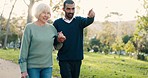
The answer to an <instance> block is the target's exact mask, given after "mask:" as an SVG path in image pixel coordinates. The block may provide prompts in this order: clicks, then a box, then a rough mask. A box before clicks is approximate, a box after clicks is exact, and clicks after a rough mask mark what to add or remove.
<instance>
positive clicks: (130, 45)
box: [124, 41, 135, 53]
mask: <svg viewBox="0 0 148 78" xmlns="http://www.w3.org/2000/svg"><path fill="white" fill-rule="evenodd" d="M124 50H125V52H132V53H133V52H135V47H134V45H133V43H132V42H131V41H128V43H126V44H125V46H124Z"/></svg>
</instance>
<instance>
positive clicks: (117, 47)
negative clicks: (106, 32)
mask: <svg viewBox="0 0 148 78" xmlns="http://www.w3.org/2000/svg"><path fill="white" fill-rule="evenodd" d="M124 45H125V44H124V43H123V40H122V38H121V37H117V38H116V39H115V42H114V43H113V44H112V49H113V51H115V52H118V51H119V57H120V55H121V51H122V50H124Z"/></svg>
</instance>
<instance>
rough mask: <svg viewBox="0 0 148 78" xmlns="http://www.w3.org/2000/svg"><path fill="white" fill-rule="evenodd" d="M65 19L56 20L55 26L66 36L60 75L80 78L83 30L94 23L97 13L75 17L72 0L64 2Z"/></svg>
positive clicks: (60, 53)
mask: <svg viewBox="0 0 148 78" xmlns="http://www.w3.org/2000/svg"><path fill="white" fill-rule="evenodd" d="M63 11H64V12H65V17H64V18H59V19H57V20H55V22H54V24H53V25H54V26H55V28H56V29H57V31H58V32H60V31H62V32H63V34H64V35H65V36H66V40H65V42H64V43H63V46H62V48H61V49H60V50H59V52H58V60H59V66H60V74H61V77H62V78H79V73H80V67H81V60H82V59H83V29H84V28H85V27H87V26H88V25H90V24H91V23H93V21H94V17H95V13H94V11H93V10H92V9H91V10H90V11H89V13H88V17H87V18H84V17H80V16H77V17H73V16H74V13H75V3H74V2H73V1H72V0H66V1H65V2H64V7H63Z"/></svg>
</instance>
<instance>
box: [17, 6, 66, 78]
mask: <svg viewBox="0 0 148 78" xmlns="http://www.w3.org/2000/svg"><path fill="white" fill-rule="evenodd" d="M50 16H51V14H50V8H49V6H48V5H47V4H44V3H41V4H39V5H38V6H37V7H36V9H35V17H36V18H37V21H35V22H32V23H29V24H27V25H26V28H25V30H24V34H23V39H22V45H21V50H20V51H21V52H20V57H19V65H20V69H21V77H22V78H27V76H29V78H51V77H52V64H53V63H52V51H53V47H54V45H53V44H55V45H56V44H58V43H62V42H64V40H65V39H66V38H65V36H64V35H63V34H62V32H60V33H58V36H57V30H56V29H55V28H54V26H52V25H50V24H48V23H47V21H48V19H49V18H50Z"/></svg>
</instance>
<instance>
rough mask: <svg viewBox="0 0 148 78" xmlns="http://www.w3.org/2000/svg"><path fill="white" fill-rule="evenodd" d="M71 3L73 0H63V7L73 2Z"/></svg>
mask: <svg viewBox="0 0 148 78" xmlns="http://www.w3.org/2000/svg"><path fill="white" fill-rule="evenodd" d="M73 3H74V1H73V0H65V2H64V8H65V6H66V4H73Z"/></svg>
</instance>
